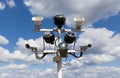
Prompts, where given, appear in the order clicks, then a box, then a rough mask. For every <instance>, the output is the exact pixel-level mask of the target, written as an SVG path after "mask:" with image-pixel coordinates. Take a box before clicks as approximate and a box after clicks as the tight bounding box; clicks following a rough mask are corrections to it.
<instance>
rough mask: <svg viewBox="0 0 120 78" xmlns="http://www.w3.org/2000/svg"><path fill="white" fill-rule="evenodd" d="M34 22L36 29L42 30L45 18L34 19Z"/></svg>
mask: <svg viewBox="0 0 120 78" xmlns="http://www.w3.org/2000/svg"><path fill="white" fill-rule="evenodd" d="M32 20H33V21H34V22H35V26H36V29H37V30H38V29H40V25H41V21H42V20H43V17H32Z"/></svg>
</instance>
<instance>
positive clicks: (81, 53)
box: [69, 52, 83, 58]
mask: <svg viewBox="0 0 120 78" xmlns="http://www.w3.org/2000/svg"><path fill="white" fill-rule="evenodd" d="M69 54H70V55H73V56H74V57H76V58H80V57H82V55H83V52H80V55H79V56H77V55H75V53H69Z"/></svg>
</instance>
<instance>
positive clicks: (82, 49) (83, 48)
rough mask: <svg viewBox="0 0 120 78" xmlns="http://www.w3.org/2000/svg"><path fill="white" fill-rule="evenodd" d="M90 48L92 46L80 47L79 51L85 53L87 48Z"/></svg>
mask: <svg viewBox="0 0 120 78" xmlns="http://www.w3.org/2000/svg"><path fill="white" fill-rule="evenodd" d="M91 47H92V44H88V45H85V46H80V50H81V51H86V50H87V49H88V48H91Z"/></svg>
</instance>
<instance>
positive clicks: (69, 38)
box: [64, 31, 76, 44]
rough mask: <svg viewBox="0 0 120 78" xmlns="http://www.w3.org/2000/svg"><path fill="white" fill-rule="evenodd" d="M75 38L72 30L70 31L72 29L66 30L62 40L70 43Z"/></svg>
mask: <svg viewBox="0 0 120 78" xmlns="http://www.w3.org/2000/svg"><path fill="white" fill-rule="evenodd" d="M75 39H76V36H75V34H74V32H72V31H70V32H66V35H65V36H64V41H65V42H66V43H69V44H71V43H73V42H74V41H75Z"/></svg>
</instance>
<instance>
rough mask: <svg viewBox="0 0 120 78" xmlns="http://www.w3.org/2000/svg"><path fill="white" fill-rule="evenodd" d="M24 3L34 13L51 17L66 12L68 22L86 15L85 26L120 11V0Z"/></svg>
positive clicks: (61, 0) (38, 0)
mask: <svg viewBox="0 0 120 78" xmlns="http://www.w3.org/2000/svg"><path fill="white" fill-rule="evenodd" d="M24 4H25V5H26V6H27V7H28V8H29V10H30V12H31V13H32V14H33V15H40V16H44V17H50V16H54V15H56V14H64V15H65V16H67V19H69V20H68V22H67V23H73V22H72V21H73V20H72V19H73V18H74V17H85V19H86V21H85V23H84V24H85V26H89V25H92V24H93V23H95V22H96V21H98V20H100V19H103V18H106V17H110V16H113V15H116V14H118V13H119V11H120V1H119V0H111V1H109V0H106V1H104V0H89V1H88V0H59V1H56V0H36V1H34V0H24ZM69 25H70V24H69Z"/></svg>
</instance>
